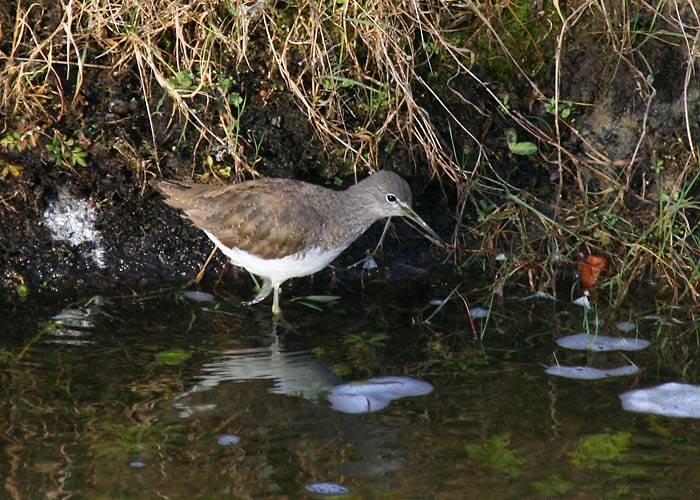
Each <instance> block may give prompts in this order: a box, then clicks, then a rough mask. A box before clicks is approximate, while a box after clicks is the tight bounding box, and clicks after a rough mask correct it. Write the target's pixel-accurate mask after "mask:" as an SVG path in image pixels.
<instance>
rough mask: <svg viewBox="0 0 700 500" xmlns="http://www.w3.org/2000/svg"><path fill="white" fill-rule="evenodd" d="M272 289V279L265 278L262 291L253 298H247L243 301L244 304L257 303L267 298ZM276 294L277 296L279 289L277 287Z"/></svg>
mask: <svg viewBox="0 0 700 500" xmlns="http://www.w3.org/2000/svg"><path fill="white" fill-rule="evenodd" d="M271 291H272V280H270V279H268V278H263V284H262V286H261V287H260V291H259V292H258V294H257V295H256V296H255V297H253V298H252V299H251V300H246V301H245V302H243V305H244V306H252V305H253V304H257V303H258V302H260V301H262V300H265V298H266V297H267V296H268V295H270V292H271ZM275 296H277V290H276V289H275Z"/></svg>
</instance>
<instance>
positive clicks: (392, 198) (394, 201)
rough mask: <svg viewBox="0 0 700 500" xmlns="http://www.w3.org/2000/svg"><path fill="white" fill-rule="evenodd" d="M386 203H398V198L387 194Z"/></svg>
mask: <svg viewBox="0 0 700 500" xmlns="http://www.w3.org/2000/svg"><path fill="white" fill-rule="evenodd" d="M386 201H388V202H389V203H396V202H397V201H398V198H396V195H394V194H391V193H389V194H387V195H386Z"/></svg>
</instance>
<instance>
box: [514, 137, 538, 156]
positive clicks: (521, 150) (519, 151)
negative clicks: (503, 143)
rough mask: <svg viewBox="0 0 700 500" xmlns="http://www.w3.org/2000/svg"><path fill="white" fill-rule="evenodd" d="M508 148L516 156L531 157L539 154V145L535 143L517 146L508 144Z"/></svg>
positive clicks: (519, 143)
mask: <svg viewBox="0 0 700 500" xmlns="http://www.w3.org/2000/svg"><path fill="white" fill-rule="evenodd" d="M508 148H509V149H510V150H511V151H512V152H513V153H515V154H516V155H523V156H529V155H532V154H535V153H537V144H535V143H534V142H528V141H526V142H518V143H516V144H508Z"/></svg>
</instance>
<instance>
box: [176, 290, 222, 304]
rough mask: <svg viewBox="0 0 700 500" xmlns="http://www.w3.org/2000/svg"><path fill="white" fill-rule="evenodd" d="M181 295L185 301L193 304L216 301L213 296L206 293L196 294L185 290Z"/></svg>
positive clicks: (196, 292) (193, 291) (194, 291)
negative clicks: (187, 300)
mask: <svg viewBox="0 0 700 500" xmlns="http://www.w3.org/2000/svg"><path fill="white" fill-rule="evenodd" d="M182 295H184V297H185V298H186V299H189V300H191V301H193V302H216V299H215V298H214V296H213V295H212V294H210V293H207V292H198V291H196V290H186V291H184V292H182Z"/></svg>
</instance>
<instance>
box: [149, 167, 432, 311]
mask: <svg viewBox="0 0 700 500" xmlns="http://www.w3.org/2000/svg"><path fill="white" fill-rule="evenodd" d="M149 184H150V185H151V186H152V187H153V188H154V189H155V190H156V191H158V192H159V193H161V194H162V195H163V196H164V197H165V199H164V201H165V203H166V204H167V205H169V206H171V207H173V208H176V209H180V210H182V211H183V212H184V217H185V218H187V219H189V220H190V221H191V222H192V223H193V224H194V225H195V226H196V227H197V228H199V229H201V230H202V231H204V233H205V234H206V235H207V236H208V237H209V238H210V239H211V240H212V241H213V242H214V244H215V245H216V246H217V247H218V248H219V249H220V250H221V251H222V252H223V253H224V255H226V256H227V257H228V258H229V259H230V260H231V262H233V263H234V264H235V265H237V266H240V267H243V268H245V269H246V270H247V271H249V272H250V273H252V274H254V275H257V276H260V277H262V279H263V284H262V286H261V287H260V291H259V293H258V294H257V296H255V298H253V299H252V300H249V301H246V302H243V304H245V305H252V304H257V303H258V302H261V301H262V300H264V299H265V298H267V297H268V296H269V295H270V293H271V292H273V293H274V296H273V302H272V312H273V314H274V315H275V316H277V315H280V314H281V308H280V305H279V289H280V286H281V285H282V284H283V283H284V282H285V281H287V280H288V279H290V278H298V277H301V276H308V275H310V274H313V273H315V272H317V271H320V270H321V269H323V268H324V267H326V266H327V265H328V264H330V263H331V262H332V261H333V260H334V259H335V258H336V257H337V256H338V255H340V253H341V252H343V250H345V249H346V248H347V247H348V246H350V244H351V243H352V242H353V241H355V240H356V239H357V238H358V237H359V236H360V235H361V234H362V233H364V232H365V231H366V230H367V229H368V228H369V227H370V226H371V225H372V224H373V223H374V222H376V221H378V220H381V219H386V218H388V217H394V216H402V217H404V218H406V219H407V220H408V221H410V222H412V223H413V224H414V225H415V226H416V227H417V228H418V229H419V230H420V231H422V232H423V234H424V235H425V236H426V237H427V238H428V239H430V240H431V241H433V242H434V243H440V242H441V240H440V237H439V236H438V235H437V234H436V233H435V231H433V230H432V229H431V228H430V226H428V224H426V223H425V222H424V221H423V219H421V218H420V217H419V216H418V215H417V214H416V212H414V210H413V209H412V208H411V204H412V198H413V196H412V193H411V188H410V186H409V185H408V183H407V182H406V181H405V180H404V179H403V178H402V177H401V176H399V175H398V174H396V173H394V172H391V171H387V170H381V171H378V172H375V173H374V174H372V175H370V176H369V177H367V178H365V179H363V180H362V181H360V182H358V183H356V184H354V185H352V186H350V187H349V188H347V189H345V190H340V191H338V190H334V189H329V188H326V187H323V186H319V185H316V184H311V183H307V182H302V181H298V180H293V179H282V178H262V179H255V180H250V181H245V182H241V183H236V184H230V185H225V186H220V185H211V184H199V183H193V182H179V181H172V180H162V179H160V180H159V179H151V180H150V181H149Z"/></svg>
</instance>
